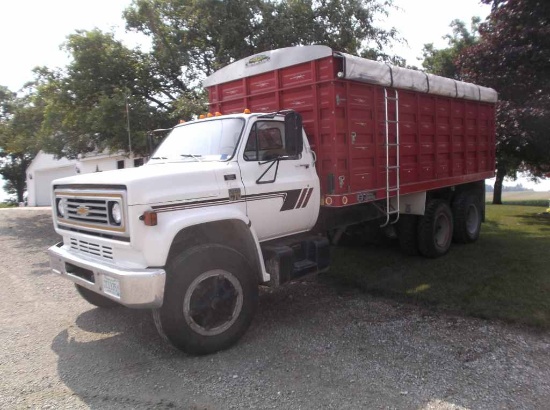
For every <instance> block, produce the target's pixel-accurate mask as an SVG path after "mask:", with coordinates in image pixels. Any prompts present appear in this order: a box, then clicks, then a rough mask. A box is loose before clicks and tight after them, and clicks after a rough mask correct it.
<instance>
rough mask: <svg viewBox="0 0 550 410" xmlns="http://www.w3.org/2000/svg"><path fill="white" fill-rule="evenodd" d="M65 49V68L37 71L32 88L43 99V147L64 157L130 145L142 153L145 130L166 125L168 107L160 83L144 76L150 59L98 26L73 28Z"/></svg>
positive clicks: (153, 78) (147, 71)
mask: <svg viewBox="0 0 550 410" xmlns="http://www.w3.org/2000/svg"><path fill="white" fill-rule="evenodd" d="M64 47H65V49H66V50H67V52H68V53H69V54H70V55H71V56H72V61H71V63H70V64H69V65H68V66H67V68H66V69H65V70H64V71H50V70H48V69H47V68H39V69H37V70H36V74H37V78H36V80H35V82H34V86H35V87H36V90H37V93H38V95H39V96H40V98H41V99H42V100H43V101H44V102H45V117H44V122H43V124H42V128H41V135H42V140H43V146H44V149H45V150H46V151H48V152H51V153H53V154H55V155H57V156H58V157H61V156H66V157H69V158H74V157H76V156H77V155H78V154H81V153H86V152H90V151H103V150H111V151H117V150H124V151H129V150H130V145H131V148H132V151H134V152H137V153H143V152H144V151H145V149H146V131H147V130H149V129H153V128H157V127H165V126H167V125H168V124H169V123H171V122H170V120H169V114H170V113H171V111H172V108H171V106H170V100H169V99H167V98H166V96H165V95H164V94H163V93H162V88H161V86H160V81H159V80H158V79H157V78H155V77H154V76H150V74H149V71H150V70H149V67H150V64H151V62H150V59H149V57H148V56H147V55H146V54H144V53H141V52H140V51H139V50H130V49H128V48H126V47H125V46H124V45H123V44H122V43H120V42H119V41H117V40H115V39H114V37H113V35H112V34H110V33H103V32H101V31H99V30H93V31H77V32H76V33H75V34H72V35H70V36H69V37H68V40H67V42H66V44H65V45H64ZM128 113H129V116H130V118H129V119H128V116H127V114H128ZM128 120H129V122H130V137H129V135H128V134H129V131H128ZM172 122H173V121H172Z"/></svg>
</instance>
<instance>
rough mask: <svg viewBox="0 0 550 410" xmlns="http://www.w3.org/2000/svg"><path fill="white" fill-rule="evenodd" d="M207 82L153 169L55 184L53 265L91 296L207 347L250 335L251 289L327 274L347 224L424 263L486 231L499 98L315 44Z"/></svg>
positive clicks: (192, 348)
mask: <svg viewBox="0 0 550 410" xmlns="http://www.w3.org/2000/svg"><path fill="white" fill-rule="evenodd" d="M204 86H205V88H206V89H207V90H208V95H209V112H208V114H207V115H204V116H201V117H200V118H198V119H196V120H194V121H189V122H185V123H181V124H179V125H177V126H175V127H174V128H173V129H171V131H170V133H169V135H168V136H167V137H166V138H165V140H164V141H163V142H162V144H161V145H160V146H159V147H158V148H157V149H156V151H155V152H154V153H153V154H152V155H151V157H150V159H149V161H148V162H147V164H146V165H144V166H142V167H139V168H134V169H124V170H118V171H111V172H102V173H95V174H87V175H78V176H75V177H69V178H64V179H59V180H56V181H54V182H53V184H52V210H53V221H54V226H55V229H56V232H57V233H59V234H60V235H61V236H62V238H63V241H62V242H61V243H58V244H56V245H55V246H52V247H51V248H50V249H49V255H50V262H51V268H52V270H53V272H55V273H56V274H58V275H60V276H62V277H65V278H67V279H69V280H71V281H72V282H74V283H75V285H76V289H77V290H78V292H79V293H80V294H81V295H82V297H84V299H86V300H87V301H88V302H90V303H92V304H94V305H96V306H100V307H110V306H117V305H124V306H127V307H131V308H144V309H152V311H153V318H154V321H155V324H156V326H157V329H158V331H159V333H160V335H161V336H162V337H163V338H164V339H166V340H167V341H169V342H170V343H172V344H173V345H174V346H175V347H177V348H179V349H181V350H183V351H185V352H188V353H192V354H205V353H211V352H215V351H218V350H221V349H224V348H227V347H229V346H231V345H232V344H233V343H235V342H236V341H237V340H238V339H239V338H240V337H241V336H242V334H243V333H244V332H245V331H246V330H247V328H248V326H249V325H250V323H251V321H252V319H253V317H254V313H255V310H256V305H257V302H258V287H259V286H260V285H262V286H273V287H276V286H281V285H283V284H285V283H288V282H290V281H293V280H297V279H300V278H303V277H304V276H306V275H312V274H316V273H318V272H321V271H324V270H327V269H329V267H330V257H329V254H330V246H331V243H336V242H337V241H338V238H340V237H341V236H342V235H343V234H344V233H345V232H346V230H349V229H350V228H354V229H363V228H365V229H366V227H367V226H370V227H372V226H373V225H374V226H376V228H377V229H381V230H382V231H383V232H384V233H386V234H389V235H393V236H396V237H397V239H398V240H399V243H400V245H401V248H402V249H403V251H405V252H406V253H409V254H419V255H421V256H424V257H428V258H436V257H439V256H442V255H444V254H445V253H446V252H448V250H449V248H450V246H451V242H453V241H454V242H459V243H471V242H475V241H476V240H477V238H478V237H479V234H480V227H481V223H482V221H483V219H484V210H485V208H484V202H485V201H484V187H485V185H484V180H485V178H491V177H493V175H494V169H495V103H496V100H497V94H496V92H495V91H494V90H492V89H488V88H484V87H480V86H477V85H473V84H467V83H463V82H459V81H455V80H451V79H447V78H442V77H438V76H434V75H431V74H426V73H423V72H420V71H414V70H408V69H405V68H400V67H394V66H390V65H387V64H384V63H380V62H375V61H371V60H366V59H363V58H359V57H355V56H352V55H349V54H346V53H341V52H337V51H334V50H332V49H331V48H329V47H325V46H304V47H291V48H284V49H278V50H271V51H267V52H264V53H260V54H257V55H254V56H251V57H249V58H245V59H242V60H239V61H236V62H234V63H232V64H230V65H228V66H226V67H224V68H222V69H221V70H219V71H217V72H215V73H214V74H212V75H211V76H210V77H208V78H206V80H205V81H204ZM203 117H204V118H203ZM369 232H372V229H371V230H370V231H369ZM366 269H368V268H366Z"/></svg>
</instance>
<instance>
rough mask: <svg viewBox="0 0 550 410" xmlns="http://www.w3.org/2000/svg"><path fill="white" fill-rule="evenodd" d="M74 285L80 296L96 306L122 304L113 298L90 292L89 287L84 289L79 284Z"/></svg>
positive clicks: (110, 306)
mask: <svg viewBox="0 0 550 410" xmlns="http://www.w3.org/2000/svg"><path fill="white" fill-rule="evenodd" d="M74 286H75V287H76V290H77V291H78V293H79V294H80V296H82V298H83V299H84V300H85V301H86V302H88V303H90V304H92V305H94V306H97V307H100V308H114V307H118V306H122V305H121V304H120V303H117V302H115V301H114V300H111V299H109V298H107V297H105V296H102V295H100V294H98V293H95V292H92V291H91V290H90V289H86V288H85V287H82V286H80V285H77V284H76V283H75V284H74Z"/></svg>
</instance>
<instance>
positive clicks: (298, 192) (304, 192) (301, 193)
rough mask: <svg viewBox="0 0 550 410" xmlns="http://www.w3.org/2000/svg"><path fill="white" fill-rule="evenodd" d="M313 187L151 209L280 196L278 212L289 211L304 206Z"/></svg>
mask: <svg viewBox="0 0 550 410" xmlns="http://www.w3.org/2000/svg"><path fill="white" fill-rule="evenodd" d="M312 191H313V188H304V189H291V190H289V191H278V192H268V193H265V194H254V195H244V196H242V197H241V199H239V200H237V201H230V200H229V198H217V199H207V200H203V201H193V202H179V203H174V204H166V205H156V206H153V207H152V208H153V210H154V211H156V212H157V213H163V212H173V211H182V210H186V209H196V208H204V207H210V206H221V205H229V204H235V203H239V202H249V201H263V200H265V199H273V198H281V199H282V200H283V204H282V206H281V209H280V212H284V211H290V210H293V209H300V208H305V207H306V205H307V203H308V202H309V198H310V196H311V193H312Z"/></svg>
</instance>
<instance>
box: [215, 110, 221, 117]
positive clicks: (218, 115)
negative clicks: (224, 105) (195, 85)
mask: <svg viewBox="0 0 550 410" xmlns="http://www.w3.org/2000/svg"><path fill="white" fill-rule="evenodd" d="M214 115H215V116H216V117H221V115H222V113H221V112H219V111H216V114H214Z"/></svg>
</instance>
